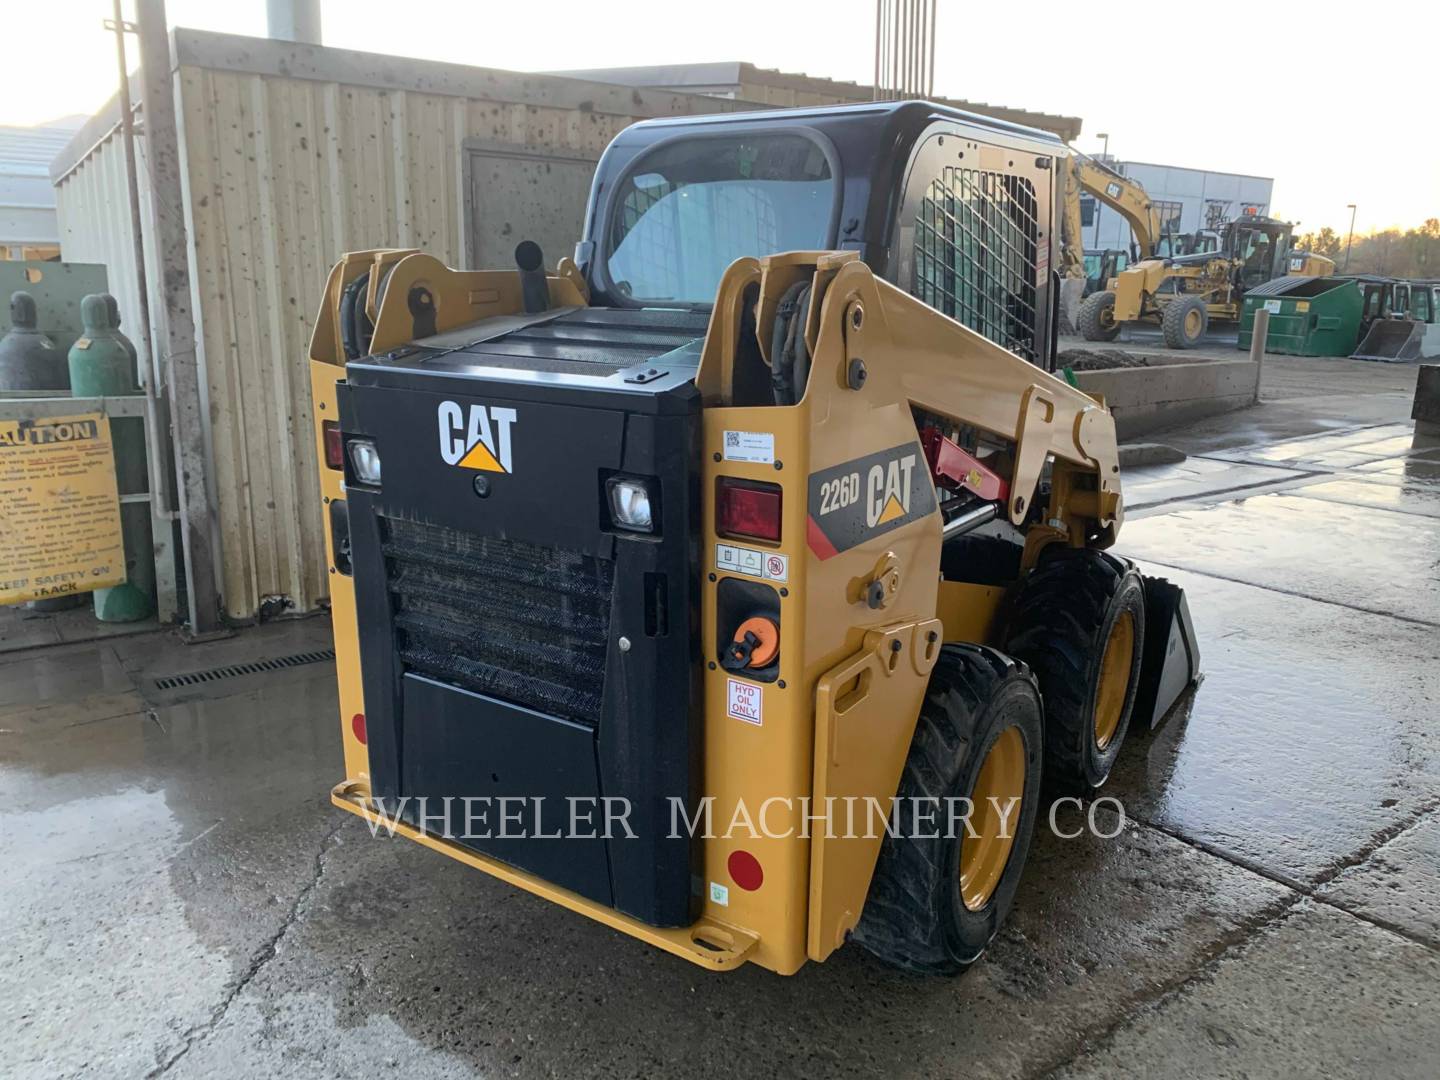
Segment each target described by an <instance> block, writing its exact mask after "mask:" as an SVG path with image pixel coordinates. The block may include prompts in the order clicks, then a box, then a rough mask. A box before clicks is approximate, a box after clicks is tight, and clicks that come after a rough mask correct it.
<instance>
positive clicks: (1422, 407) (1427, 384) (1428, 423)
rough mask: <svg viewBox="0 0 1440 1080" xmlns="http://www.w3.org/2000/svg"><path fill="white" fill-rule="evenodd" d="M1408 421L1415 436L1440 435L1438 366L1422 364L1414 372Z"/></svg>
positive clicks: (1439, 379)
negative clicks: (1413, 393)
mask: <svg viewBox="0 0 1440 1080" xmlns="http://www.w3.org/2000/svg"><path fill="white" fill-rule="evenodd" d="M1410 419H1412V420H1414V421H1415V432H1416V434H1417V435H1440V364H1422V365H1421V366H1420V368H1419V370H1418V371H1417V372H1416V374H1415V405H1414V407H1413V408H1412V409H1411V410H1410Z"/></svg>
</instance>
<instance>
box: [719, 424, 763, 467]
mask: <svg viewBox="0 0 1440 1080" xmlns="http://www.w3.org/2000/svg"><path fill="white" fill-rule="evenodd" d="M725 460H726V461H748V462H750V463H751V464H752V465H774V464H775V436H774V434H773V433H771V432H769V431H727V432H725Z"/></svg>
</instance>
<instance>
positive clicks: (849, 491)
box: [806, 443, 935, 559]
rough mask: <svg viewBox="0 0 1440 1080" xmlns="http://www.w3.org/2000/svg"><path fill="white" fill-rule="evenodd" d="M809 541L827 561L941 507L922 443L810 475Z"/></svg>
mask: <svg viewBox="0 0 1440 1080" xmlns="http://www.w3.org/2000/svg"><path fill="white" fill-rule="evenodd" d="M809 499H810V501H809V510H810V517H809V520H808V521H807V522H806V540H807V542H808V543H809V545H810V550H811V551H813V552H814V553H815V554H816V555H818V556H819V557H820V558H822V559H828V558H830V557H831V556H834V555H838V554H839V553H840V552H842V551H847V550H849V549H850V548H852V547H855V546H856V545H857V544H860V543H863V542H864V541H866V540H868V539H870V538H871V537H873V536H879V535H881V534H882V533H887V532H889V531H890V530H892V529H898V528H899V527H900V526H902V525H907V524H909V523H910V522H912V521H917V520H918V519H920V518H922V517H925V516H927V515H928V514H930V513H933V512H934V510H935V486H934V485H933V484H932V483H931V482H930V476H929V472H928V470H927V468H926V465H925V457H924V455H923V454H922V453H921V451H920V447H919V445H918V444H916V443H904V444H903V445H901V446H896V447H893V448H891V449H889V450H882V451H880V452H879V453H878V454H867V455H866V456H865V457H861V458H856V459H855V460H854V461H847V462H845V463H844V464H843V465H834V466H831V467H830V468H828V469H823V470H821V471H820V472H817V473H812V474H811V475H810V490H809Z"/></svg>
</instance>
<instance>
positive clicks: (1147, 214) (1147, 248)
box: [1065, 152, 1161, 259]
mask: <svg viewBox="0 0 1440 1080" xmlns="http://www.w3.org/2000/svg"><path fill="white" fill-rule="evenodd" d="M1070 175H1071V177H1072V178H1073V180H1074V184H1070V185H1067V195H1066V200H1065V213H1066V217H1067V218H1070V217H1072V215H1073V220H1074V224H1075V226H1076V227H1077V228H1076V231H1078V225H1079V221H1080V191H1088V192H1089V193H1090V194H1091V195H1094V196H1095V198H1097V199H1099V200H1100V201H1101V202H1102V203H1104V204H1105V205H1106V206H1108V207H1110V209H1112V210H1114V211H1115V212H1116V213H1118V214H1119V215H1120V216H1121V217H1123V218H1124V219H1125V220H1126V222H1128V223H1129V225H1130V231H1131V232H1132V233H1134V234H1135V243H1136V244H1137V245H1138V246H1139V248H1140V258H1141V259H1148V258H1150V257H1151V256H1152V255H1154V254H1155V245H1156V243H1157V242H1158V241H1159V239H1160V232H1161V223H1160V215H1159V214H1158V213H1157V212H1156V211H1155V207H1154V206H1153V204H1152V203H1151V202H1150V196H1149V195H1147V194H1146V193H1145V189H1144V187H1142V186H1141V185H1140V184H1138V183H1136V182H1135V181H1134V180H1129V179H1127V178H1125V177H1123V176H1121V175H1120V174H1119V173H1117V172H1115V171H1114V170H1113V169H1110V168H1108V167H1107V166H1105V165H1102V164H1100V162H1098V161H1096V160H1095V159H1094V158H1090V157H1086V156H1085V155H1084V154H1081V153H1078V152H1077V153H1074V154H1072V156H1071V157H1070ZM1068 231H1069V230H1067V232H1068ZM1067 239H1068V237H1067Z"/></svg>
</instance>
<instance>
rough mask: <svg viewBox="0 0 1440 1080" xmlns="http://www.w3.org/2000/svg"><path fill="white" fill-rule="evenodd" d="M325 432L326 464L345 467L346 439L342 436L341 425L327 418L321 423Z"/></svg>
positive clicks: (335, 467)
mask: <svg viewBox="0 0 1440 1080" xmlns="http://www.w3.org/2000/svg"><path fill="white" fill-rule="evenodd" d="M320 426H321V428H322V429H323V430H324V432H325V464H326V465H328V466H329V467H330V468H332V469H343V468H344V467H345V440H344V439H343V438H341V437H340V425H339V424H337V423H336V422H335V421H334V420H326V421H325V422H324V423H323V424H321V425H320Z"/></svg>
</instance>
